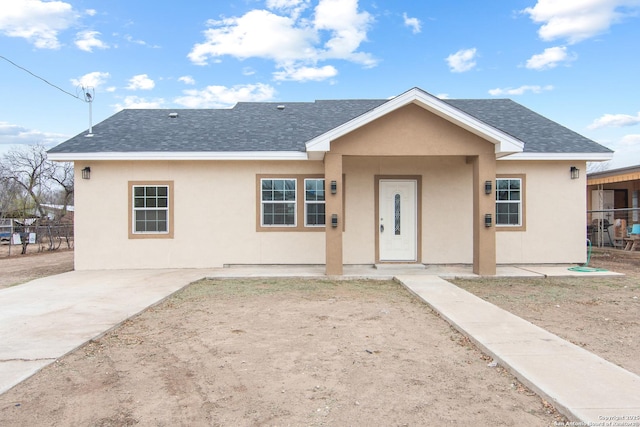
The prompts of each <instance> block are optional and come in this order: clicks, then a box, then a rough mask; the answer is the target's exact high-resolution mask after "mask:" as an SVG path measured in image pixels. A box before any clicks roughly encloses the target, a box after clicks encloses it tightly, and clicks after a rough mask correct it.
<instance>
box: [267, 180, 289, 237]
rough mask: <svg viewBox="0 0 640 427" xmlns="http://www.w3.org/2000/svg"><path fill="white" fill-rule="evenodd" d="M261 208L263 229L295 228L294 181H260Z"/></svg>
mask: <svg viewBox="0 0 640 427" xmlns="http://www.w3.org/2000/svg"><path fill="white" fill-rule="evenodd" d="M260 187H261V191H260V193H261V197H260V198H261V200H260V205H261V207H262V209H261V210H262V214H261V218H262V219H261V223H262V224H261V225H262V226H263V227H273V226H278V227H295V226H296V179H295V178H273V179H265V178H263V179H261V180H260Z"/></svg>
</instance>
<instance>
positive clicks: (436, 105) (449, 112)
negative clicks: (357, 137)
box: [306, 88, 524, 154]
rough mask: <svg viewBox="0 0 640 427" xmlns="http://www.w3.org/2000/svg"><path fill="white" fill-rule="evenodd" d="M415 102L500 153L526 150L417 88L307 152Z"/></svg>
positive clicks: (324, 147) (311, 145)
mask: <svg viewBox="0 0 640 427" xmlns="http://www.w3.org/2000/svg"><path fill="white" fill-rule="evenodd" d="M411 103H413V104H416V105H419V106H421V107H422V108H424V109H426V110H428V111H430V112H432V113H434V114H436V115H437V116H440V117H442V118H443V119H445V120H447V121H449V122H452V123H454V124H456V125H458V126H460V127H462V128H463V129H465V130H467V131H469V132H471V133H473V134H475V135H478V136H480V137H481V138H483V139H486V140H488V141H490V142H492V143H493V144H495V146H496V149H495V152H496V154H500V153H519V152H522V150H523V148H524V144H523V143H522V141H520V140H518V139H516V138H514V137H512V136H511V135H508V134H506V133H504V132H502V131H501V130H498V129H496V128H494V127H492V126H489V125H487V124H486V123H483V122H481V121H480V120H478V119H476V118H475V117H472V116H470V115H469V114H467V113H465V112H463V111H462V110H459V109H457V108H455V107H453V106H451V105H449V104H447V103H446V102H444V101H442V100H441V99H439V98H437V97H435V96H433V95H430V94H428V93H426V92H424V91H422V90H420V89H417V88H414V89H411V90H409V91H407V92H405V93H403V94H402V95H400V96H397V97H395V98H392V99H390V100H389V101H387V102H385V103H384V104H382V105H380V106H379V107H376V108H374V109H373V110H371V111H369V112H368V113H365V114H363V115H361V116H359V117H356V118H355V119H353V120H351V121H349V122H347V123H344V124H343V125H340V126H338V127H337V128H334V129H332V130H330V131H329V132H326V133H324V134H322V135H320V136H318V137H316V138H314V139H312V140H310V141H308V142H307V144H306V145H307V152H314V151H321V152H328V151H329V150H330V148H331V141H333V140H335V139H337V138H339V137H341V136H343V135H346V134H347V133H349V132H352V131H354V130H356V129H358V128H360V127H361V126H364V125H366V124H368V123H370V122H372V121H374V120H376V119H378V118H380V117H382V116H384V115H386V114H388V113H391V112H393V111H395V110H397V109H398V108H401V107H404V106H405V105H409V104H411Z"/></svg>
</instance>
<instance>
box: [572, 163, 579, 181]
mask: <svg viewBox="0 0 640 427" xmlns="http://www.w3.org/2000/svg"><path fill="white" fill-rule="evenodd" d="M570 171H571V179H578V178H580V169H578V168H577V167H575V166H571V169H570Z"/></svg>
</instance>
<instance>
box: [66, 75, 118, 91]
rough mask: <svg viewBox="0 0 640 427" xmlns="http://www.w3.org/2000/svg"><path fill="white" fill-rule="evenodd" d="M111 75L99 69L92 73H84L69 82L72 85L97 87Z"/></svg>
mask: <svg viewBox="0 0 640 427" xmlns="http://www.w3.org/2000/svg"><path fill="white" fill-rule="evenodd" d="M109 77H111V75H110V74H109V73H104V72H101V71H94V72H92V73H88V74H85V75H84V76H81V77H79V78H77V79H71V84H73V85H74V86H83V87H92V88H94V89H97V88H98V87H100V86H102V85H103V84H105V83H106V82H107V80H108V79H109Z"/></svg>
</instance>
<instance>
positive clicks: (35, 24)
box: [0, 0, 79, 49]
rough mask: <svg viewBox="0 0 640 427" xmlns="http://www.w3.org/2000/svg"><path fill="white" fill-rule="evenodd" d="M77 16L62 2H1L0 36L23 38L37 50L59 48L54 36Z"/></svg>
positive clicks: (69, 25)
mask: <svg viewBox="0 0 640 427" xmlns="http://www.w3.org/2000/svg"><path fill="white" fill-rule="evenodd" d="M78 17H79V14H78V13H77V12H76V11H74V10H73V7H72V6H71V5H70V4H69V3H65V2H62V1H41V0H20V1H16V0H11V1H4V2H2V7H0V33H2V34H4V35H5V36H8V37H21V38H24V39H26V40H27V41H28V42H29V43H32V44H33V45H34V46H35V47H37V48H38V49H59V48H60V46H61V44H60V41H59V40H58V33H59V32H60V31H64V30H66V29H68V28H69V27H71V26H72V25H73V24H74V23H75V21H76V20H77V19H78Z"/></svg>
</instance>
